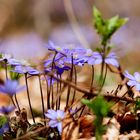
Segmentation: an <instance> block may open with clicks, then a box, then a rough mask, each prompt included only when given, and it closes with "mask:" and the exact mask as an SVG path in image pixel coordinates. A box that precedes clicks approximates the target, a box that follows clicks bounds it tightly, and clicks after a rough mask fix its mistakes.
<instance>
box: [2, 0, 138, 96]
mask: <svg viewBox="0 0 140 140" xmlns="http://www.w3.org/2000/svg"><path fill="white" fill-rule="evenodd" d="M93 6H96V7H97V8H98V9H99V10H100V11H101V12H102V13H103V17H104V18H110V17H112V16H115V15H119V16H120V17H128V18H129V21H128V23H127V24H126V25H124V26H123V27H122V28H121V29H119V31H117V32H116V33H115V34H114V36H113V38H112V40H111V42H112V43H113V44H115V48H114V51H115V52H116V53H117V55H118V57H119V61H120V63H121V65H122V67H123V69H128V70H129V71H130V72H134V71H140V63H139V62H140V53H139V51H140V39H139V38H140V28H139V27H140V8H139V7H140V2H139V0H133V1H132V0H117V1H115V2H114V1H113V0H0V52H3V53H9V54H11V55H13V56H14V57H16V58H19V59H28V60H33V61H38V60H40V59H42V58H44V57H45V56H46V54H47V50H46V49H45V48H44V45H45V44H46V43H47V41H48V40H52V41H54V42H55V43H56V44H60V46H61V45H63V44H65V43H74V44H80V45H82V46H84V47H86V48H92V49H94V48H95V47H98V46H99V37H98V35H97V34H96V31H95V29H94V27H93V18H92V7H93ZM84 74H85V75H86V71H85V73H84ZM4 98H5V97H4ZM1 99H2V97H1Z"/></svg>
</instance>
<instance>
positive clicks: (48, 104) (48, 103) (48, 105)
mask: <svg viewBox="0 0 140 140" xmlns="http://www.w3.org/2000/svg"><path fill="white" fill-rule="evenodd" d="M44 78H45V81H46V88H47V90H46V91H47V109H50V100H49V98H50V97H49V85H48V81H47V78H46V75H44Z"/></svg>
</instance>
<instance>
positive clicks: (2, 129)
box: [0, 122, 9, 136]
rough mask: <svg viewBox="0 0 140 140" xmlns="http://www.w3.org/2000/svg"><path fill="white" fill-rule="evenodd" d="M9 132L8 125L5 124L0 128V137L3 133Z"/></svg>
mask: <svg viewBox="0 0 140 140" xmlns="http://www.w3.org/2000/svg"><path fill="white" fill-rule="evenodd" d="M7 131H9V123H8V122H6V123H5V124H4V125H3V126H2V127H1V128H0V136H2V135H3V133H5V132H7Z"/></svg>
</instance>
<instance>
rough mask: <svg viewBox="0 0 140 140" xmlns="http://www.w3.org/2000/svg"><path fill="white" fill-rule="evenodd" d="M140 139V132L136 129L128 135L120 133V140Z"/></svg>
mask: <svg viewBox="0 0 140 140" xmlns="http://www.w3.org/2000/svg"><path fill="white" fill-rule="evenodd" d="M130 139H131V140H140V134H138V133H136V131H135V130H134V131H132V132H131V133H129V134H127V135H120V136H119V140H130Z"/></svg>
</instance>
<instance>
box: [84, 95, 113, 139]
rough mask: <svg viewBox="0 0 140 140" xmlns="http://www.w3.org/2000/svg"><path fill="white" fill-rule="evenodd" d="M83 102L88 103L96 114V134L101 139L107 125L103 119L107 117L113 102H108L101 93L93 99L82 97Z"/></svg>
mask: <svg viewBox="0 0 140 140" xmlns="http://www.w3.org/2000/svg"><path fill="white" fill-rule="evenodd" d="M82 103H83V104H85V105H87V106H88V107H89V108H90V109H91V110H92V112H93V113H94V114H95V116H96V119H95V120H94V125H95V136H96V139H97V140H101V138H102V135H103V133H104V132H105V130H106V127H105V126H104V125H103V119H104V117H107V115H108V113H109V111H110V109H111V107H112V105H113V104H112V103H111V102H107V101H106V100H105V99H104V97H103V96H101V95H98V96H97V97H96V98H95V99H93V100H91V101H90V100H87V99H82Z"/></svg>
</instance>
